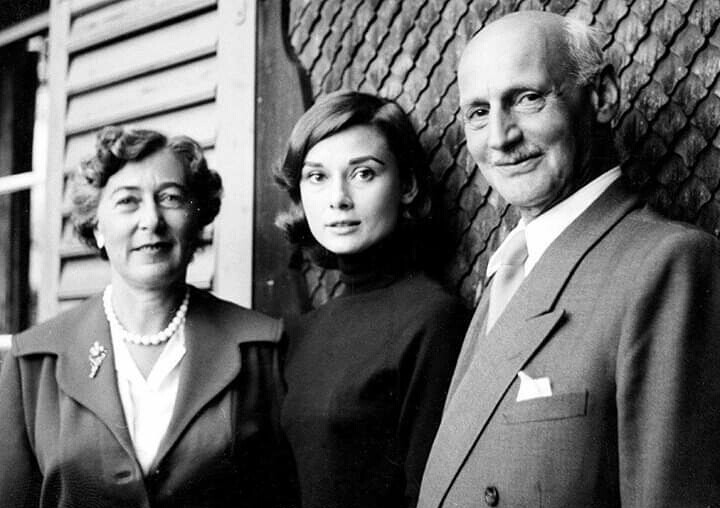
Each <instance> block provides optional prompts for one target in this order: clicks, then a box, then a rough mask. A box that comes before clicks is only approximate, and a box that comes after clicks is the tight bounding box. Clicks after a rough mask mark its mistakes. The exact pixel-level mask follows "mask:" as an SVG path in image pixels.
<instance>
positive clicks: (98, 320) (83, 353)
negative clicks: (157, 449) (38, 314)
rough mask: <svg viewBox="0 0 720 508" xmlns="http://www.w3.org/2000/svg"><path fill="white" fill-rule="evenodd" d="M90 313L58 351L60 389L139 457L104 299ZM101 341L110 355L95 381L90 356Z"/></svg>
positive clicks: (97, 300) (89, 308)
mask: <svg viewBox="0 0 720 508" xmlns="http://www.w3.org/2000/svg"><path fill="white" fill-rule="evenodd" d="M86 305H87V312H86V313H85V314H84V315H83V318H82V319H81V320H79V321H78V322H76V323H74V328H73V329H72V330H70V333H69V334H68V337H67V340H66V342H65V344H66V347H65V349H64V350H62V351H59V352H58V366H57V380H58V386H59V387H60V389H61V390H62V391H63V392H65V393H66V394H67V395H68V396H69V397H71V398H73V399H74V400H75V401H77V402H78V403H79V404H81V405H83V406H85V407H86V408H87V409H88V410H90V411H91V412H92V413H94V414H95V415H96V416H97V418H98V419H100V420H101V421H102V422H103V423H104V424H105V425H106V426H107V427H108V429H109V430H110V432H112V434H113V435H114V436H115V439H117V441H118V442H119V443H120V444H121V445H122V447H123V448H124V449H125V451H126V452H127V453H128V454H129V455H130V456H132V457H134V456H135V452H134V451H133V446H132V441H131V440H130V434H129V432H128V428H127V423H126V422H125V416H124V413H123V410H122V405H121V402H120V393H119V392H118V388H117V377H116V374H115V365H114V359H113V349H112V342H111V340H110V328H109V325H108V323H107V320H106V319H105V313H104V311H103V309H102V300H101V298H100V297H94V298H92V299H90V300H89V301H88V302H87V304H86ZM95 342H97V343H98V344H99V345H100V346H102V347H103V348H104V349H105V351H106V352H107V356H106V357H105V359H104V360H103V361H102V364H101V365H100V367H99V369H98V371H97V374H96V375H95V377H94V378H91V377H90V376H89V374H90V361H89V358H88V357H89V354H90V348H91V347H92V345H93V344H94V343H95Z"/></svg>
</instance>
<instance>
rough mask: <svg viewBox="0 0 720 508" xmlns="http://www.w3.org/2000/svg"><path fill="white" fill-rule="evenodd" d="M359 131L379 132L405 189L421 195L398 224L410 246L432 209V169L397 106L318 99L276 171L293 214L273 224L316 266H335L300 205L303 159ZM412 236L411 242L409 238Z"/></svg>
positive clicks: (351, 97)
mask: <svg viewBox="0 0 720 508" xmlns="http://www.w3.org/2000/svg"><path fill="white" fill-rule="evenodd" d="M358 125H367V126H371V127H375V128H377V129H378V130H379V131H380V132H381V133H382V134H383V136H384V137H385V140H386V142H387V144H388V148H389V149H390V151H391V152H392V154H393V155H394V157H395V160H396V161H397V164H398V168H399V170H400V181H401V183H403V184H406V183H409V182H411V179H412V178H414V179H415V182H416V185H417V191H418V192H417V194H416V195H415V198H414V199H413V200H412V201H411V202H410V203H408V204H403V205H401V206H402V209H401V216H400V220H399V224H398V230H399V232H400V233H401V234H402V235H403V236H404V239H405V240H410V242H407V243H406V245H408V246H409V247H410V246H412V247H414V248H416V249H417V248H418V247H419V245H418V237H419V235H421V234H422V233H423V229H424V227H425V226H426V221H427V220H428V219H429V217H430V212H431V208H432V199H431V179H430V169H429V166H428V163H427V158H426V154H425V151H424V150H423V148H422V146H421V144H420V141H419V139H418V136H417V134H416V132H415V129H414V127H413V125H412V123H411V122H410V119H409V118H408V116H407V115H406V114H405V112H404V111H403V110H402V108H401V107H400V106H398V105H397V104H396V103H395V102H393V101H391V100H389V99H384V98H381V97H377V96H375V95H370V94H366V93H361V92H351V91H338V92H334V93H330V94H328V95H325V96H323V97H320V98H319V99H318V100H317V102H316V103H315V104H314V105H313V106H312V107H311V108H310V109H308V110H307V111H306V112H305V113H304V114H303V115H302V117H300V120H298V122H297V124H295V127H294V128H293V130H292V133H291V134H290V139H289V141H288V146H287V151H286V154H285V159H284V160H283V162H282V165H281V166H280V167H279V169H278V170H276V171H275V181H276V182H277V184H278V185H279V186H280V187H281V188H282V189H284V190H285V191H286V192H287V193H288V195H289V196H290V200H291V205H290V208H289V209H288V210H286V211H284V212H281V213H280V214H279V215H278V216H277V219H276V221H275V224H276V225H277V226H278V227H279V228H280V229H282V230H283V231H284V232H285V235H286V237H287V239H288V240H289V241H290V243H292V244H294V245H296V246H299V247H302V248H304V249H305V250H306V251H307V252H308V253H309V254H310V255H311V257H312V258H313V260H314V261H315V262H317V263H319V264H320V265H322V266H325V267H332V266H334V265H335V263H336V259H335V256H334V255H333V254H332V253H329V252H328V251H327V250H325V249H324V248H322V246H320V244H319V243H318V242H317V241H316V240H315V238H314V237H313V235H312V233H311V232H310V227H309V225H308V223H307V219H306V218H305V212H304V211H303V207H302V202H301V199H300V177H301V174H302V168H303V165H304V163H305V157H306V155H307V153H308V151H310V149H311V148H312V147H313V146H315V145H316V144H317V143H318V142H320V141H322V140H323V139H325V138H328V137H330V136H332V135H334V134H337V133H339V132H341V131H344V130H346V129H349V128H351V127H355V126H358ZM408 235H409V236H410V238H408Z"/></svg>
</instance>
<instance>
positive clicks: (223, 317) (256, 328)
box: [194, 289, 283, 343]
mask: <svg viewBox="0 0 720 508" xmlns="http://www.w3.org/2000/svg"><path fill="white" fill-rule="evenodd" d="M194 296H195V297H196V298H198V299H199V300H200V302H201V305H202V306H203V311H204V312H207V314H208V316H209V317H210V319H214V320H216V322H218V323H222V324H223V326H224V327H227V328H230V329H233V330H238V333H237V335H236V338H237V341H238V343H246V342H273V343H276V342H279V341H280V338H281V336H282V330H283V323H282V321H281V320H279V319H275V318H273V317H270V316H268V315H266V314H263V313H262V312H258V311H255V310H251V309H247V308H245V307H242V306H240V305H237V304H236V303H233V302H229V301H227V300H223V299H221V298H218V297H217V296H214V295H212V294H210V293H208V292H206V291H202V290H197V289H195V290H194Z"/></svg>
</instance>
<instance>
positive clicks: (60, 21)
mask: <svg viewBox="0 0 720 508" xmlns="http://www.w3.org/2000/svg"><path fill="white" fill-rule="evenodd" d="M69 31H70V2H69V0H51V2H50V28H49V34H48V37H49V44H48V91H49V96H50V97H49V101H50V111H49V117H48V133H49V135H48V147H47V175H46V179H45V214H46V215H45V221H44V222H45V231H44V234H43V235H42V238H44V240H45V242H46V245H45V247H44V248H43V260H42V267H41V273H42V278H41V280H42V283H41V284H42V286H41V287H40V288H39V291H38V320H39V321H42V320H44V319H47V318H49V317H51V316H53V315H54V314H55V313H56V312H57V309H58V289H59V283H60V234H61V230H62V193H63V183H64V178H63V174H64V166H65V110H66V107H67V95H66V91H65V79H66V76H67V69H68V53H67V41H68V34H69Z"/></svg>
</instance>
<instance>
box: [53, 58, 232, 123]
mask: <svg viewBox="0 0 720 508" xmlns="http://www.w3.org/2000/svg"><path fill="white" fill-rule="evenodd" d="M217 73H218V62H217V59H216V58H214V57H212V58H204V59H202V60H197V61H195V62H192V63H190V64H188V65H182V66H180V67H174V68H172V69H168V70H165V71H162V72H158V73H154V74H151V75H148V76H143V77H140V78H137V79H133V80H130V81H127V82H123V83H120V84H118V85H117V86H113V87H109V88H103V89H100V90H96V91H93V92H90V93H87V94H81V95H78V96H75V97H73V98H72V99H71V100H70V102H69V104H68V111H67V121H66V122H67V125H66V132H67V133H68V134H76V133H80V132H84V131H89V130H92V129H97V128H98V127H102V126H104V125H108V124H114V123H124V122H127V121H129V120H132V119H136V118H140V117H144V116H150V115H154V114H158V113H160V112H164V111H168V110H171V109H175V108H182V107H186V106H191V105H193V104H198V103H201V102H207V101H210V100H213V99H214V98H215V86H216V83H217Z"/></svg>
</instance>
